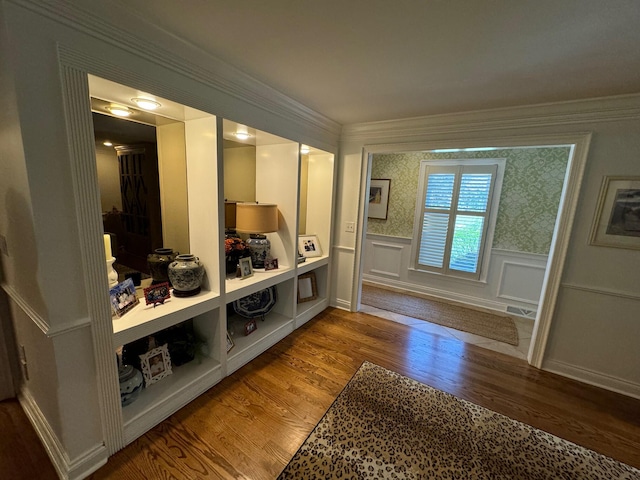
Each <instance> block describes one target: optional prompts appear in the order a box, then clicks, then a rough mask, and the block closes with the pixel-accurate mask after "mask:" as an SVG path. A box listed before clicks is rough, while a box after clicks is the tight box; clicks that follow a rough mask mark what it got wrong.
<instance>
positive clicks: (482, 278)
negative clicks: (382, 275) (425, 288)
mask: <svg viewBox="0 0 640 480" xmlns="http://www.w3.org/2000/svg"><path fill="white" fill-rule="evenodd" d="M408 270H409V271H410V272H416V273H419V274H423V273H424V274H427V275H434V276H437V277H439V278H441V279H443V280H451V281H454V282H460V283H466V284H472V285H487V284H488V283H489V282H487V275H486V274H485V275H481V276H480V278H479V279H475V278H464V277H456V276H455V275H446V274H444V273H438V272H433V271H431V270H422V269H419V268H415V267H409V268H408Z"/></svg>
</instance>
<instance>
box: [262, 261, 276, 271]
mask: <svg viewBox="0 0 640 480" xmlns="http://www.w3.org/2000/svg"><path fill="white" fill-rule="evenodd" d="M277 268H278V259H277V258H268V259H267V260H265V262H264V269H265V270H276V269H277Z"/></svg>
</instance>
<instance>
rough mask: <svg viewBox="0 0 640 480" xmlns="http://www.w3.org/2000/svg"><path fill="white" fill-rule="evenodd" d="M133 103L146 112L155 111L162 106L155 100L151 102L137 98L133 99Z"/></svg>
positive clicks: (148, 99)
mask: <svg viewBox="0 0 640 480" xmlns="http://www.w3.org/2000/svg"><path fill="white" fill-rule="evenodd" d="M131 101H132V102H134V103H135V104H136V105H138V106H139V107H140V108H144V109H145V110H155V109H156V108H158V107H161V106H162V105H160V104H159V103H158V102H156V101H155V100H151V99H150V98H142V97H136V98H132V99H131Z"/></svg>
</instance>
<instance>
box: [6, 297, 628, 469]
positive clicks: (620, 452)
mask: <svg viewBox="0 0 640 480" xmlns="http://www.w3.org/2000/svg"><path fill="white" fill-rule="evenodd" d="M364 360H368V361H370V362H373V363H376V364H378V365H380V366H383V367H385V368H388V369H390V370H394V371H396V372H399V373H401V374H404V375H407V376H409V377H411V378H414V379H416V380H418V381H421V382H423V383H426V384H428V385H431V386H433V387H436V388H439V389H441V390H443V391H446V392H449V393H452V394H454V395H457V396H459V397H461V398H464V399H466V400H469V401H472V402H474V403H477V404H479V405H482V406H484V407H487V408H490V409H492V410H495V411H498V412H500V413H503V414H505V415H508V416H510V417H512V418H515V419H517V420H520V421H523V422H525V423H528V424H530V425H533V426H535V427H538V428H540V429H542V430H546V431H548V432H551V433H553V434H555V435H558V436H560V437H563V438H566V439H568V440H570V441H573V442H575V443H578V444H580V445H584V446H585V447H587V448H591V449H593V450H595V451H597V452H600V453H603V454H605V455H608V456H610V457H613V458H615V459H617V460H620V461H623V462H625V463H628V464H630V465H633V466H635V467H638V468H640V400H635V399H631V398H628V397H624V396H622V395H618V394H615V393H612V392H608V391H605V390H602V389H598V388H596V387H591V386H589V385H585V384H581V383H579V382H575V381H572V380H569V379H566V378H563V377H559V376H556V375H553V374H550V373H547V372H543V371H540V370H537V369H535V368H531V367H529V366H528V365H527V364H526V362H525V361H523V360H519V359H516V358H513V357H509V356H506V355H503V354H500V353H497V352H492V351H490V350H486V349H482V348H480V347H477V346H474V345H469V344H465V343H463V342H460V341H458V340H455V339H451V338H443V337H439V336H437V335H433V334H429V333H425V332H422V331H420V330H418V329H416V328H411V327H409V326H406V325H402V324H398V323H394V322H391V321H389V320H385V319H381V318H378V317H373V316H370V315H367V314H362V313H357V314H353V313H348V312H344V311H341V310H337V309H328V310H326V311H325V312H323V313H322V314H321V315H319V316H318V317H316V318H315V319H313V320H312V321H310V322H309V323H307V324H306V325H305V326H303V327H302V328H300V329H298V330H296V331H295V332H293V333H292V334H291V335H289V336H288V337H287V338H285V339H284V340H282V341H281V342H279V343H278V344H277V345H275V346H274V347H272V348H271V349H269V350H268V351H267V352H265V353H264V354H263V355H261V356H260V357H258V358H257V359H255V360H254V361H252V362H251V363H249V364H248V365H246V366H245V367H243V368H242V369H240V370H238V371H237V372H236V373H234V374H233V375H232V376H231V377H228V378H226V379H224V380H223V381H222V382H220V383H219V384H218V385H216V386H214V387H213V388H211V389H210V390H209V391H207V392H206V393H204V394H203V395H202V396H200V397H199V398H197V399H196V400H194V401H193V402H191V403H190V404H189V405H187V406H186V407H184V408H183V409H181V410H180V411H178V412H177V413H176V414H174V415H173V416H171V417H170V418H168V419H167V420H166V421H164V422H163V423H161V424H160V425H158V426H157V427H156V428H154V429H152V430H151V431H149V432H148V433H147V434H145V435H143V436H142V437H141V438H139V439H138V440H136V441H135V442H133V443H132V444H131V445H129V446H127V447H126V448H125V449H124V450H122V451H120V452H118V453H117V454H115V455H114V456H112V457H111V458H110V459H109V461H108V463H107V465H105V466H104V467H102V468H101V469H100V470H99V471H98V472H96V473H95V474H93V475H92V476H91V477H90V478H91V479H93V480H99V479H113V478H117V479H131V480H134V479H140V480H142V479H150V478H153V479H155V478H163V479H169V478H172V479H201V478H224V479H227V478H235V479H237V478H248V479H254V480H258V479H272V478H275V477H276V476H277V475H278V473H279V472H280V471H281V470H282V468H284V466H285V465H286V464H287V462H288V461H289V459H290V458H291V457H292V456H293V454H294V453H295V452H296V450H297V449H298V447H299V446H300V445H301V444H302V442H303V441H304V440H305V438H306V437H307V435H308V434H309V433H310V432H311V430H312V429H313V428H314V426H315V425H316V423H317V422H318V421H319V420H320V418H321V417H322V415H323V414H324V413H325V411H326V410H327V409H328V408H329V406H330V405H331V403H332V402H333V400H334V399H335V397H336V396H337V395H338V394H339V393H340V391H341V390H342V388H343V387H344V386H345V385H346V383H347V382H348V381H349V379H350V378H351V376H352V375H353V374H354V373H355V371H356V370H357V369H358V367H359V366H360V365H361V363H362V362H363V361H364ZM0 405H1V404H0ZM5 421H6V419H5V418H4V417H1V418H0V426H1V427H2V428H3V431H4V426H5V425H4V422H5ZM18 448H19V449H24V450H25V452H22V453H21V454H20V455H23V456H24V455H26V454H27V453H26V452H28V451H32V450H37V449H38V448H40V449H41V447H39V446H38V445H33V444H31V445H24V444H21V445H18ZM8 453H10V454H13V453H12V452H8V451H7V450H6V449H5V446H4V445H3V449H2V451H0V462H1V463H0V465H2V467H3V468H2V469H1V470H0V471H2V472H3V474H5V475H6V474H7V473H8V476H7V477H4V478H43V479H45V478H47V479H48V478H55V477H52V476H51V474H50V472H45V471H43V473H42V475H41V476H29V477H26V476H22V477H20V476H15V477H14V476H12V473H13V472H14V471H15V472H16V474H20V472H19V469H20V468H22V467H20V465H19V463H20V462H18V463H16V462H13V463H5V462H6V459H7V454H8ZM23 458H24V457H23ZM5 465H8V468H9V470H6V469H5V468H4V466H5Z"/></svg>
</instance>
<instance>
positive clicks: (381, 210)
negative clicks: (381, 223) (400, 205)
mask: <svg viewBox="0 0 640 480" xmlns="http://www.w3.org/2000/svg"><path fill="white" fill-rule="evenodd" d="M390 190H391V180H390V179H388V178H372V179H371V183H370V184H369V213H368V217H369V218H379V219H381V220H386V219H387V213H388V212H389V192H390Z"/></svg>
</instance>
